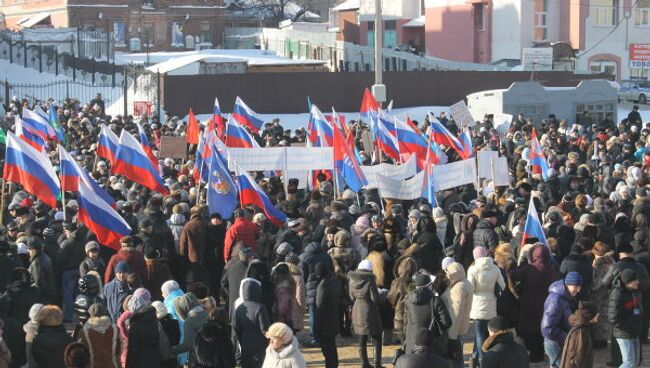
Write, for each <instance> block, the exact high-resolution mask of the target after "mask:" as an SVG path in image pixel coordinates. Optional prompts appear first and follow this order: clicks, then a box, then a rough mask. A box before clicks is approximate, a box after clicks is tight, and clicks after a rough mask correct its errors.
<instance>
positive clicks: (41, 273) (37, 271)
mask: <svg viewBox="0 0 650 368" xmlns="http://www.w3.org/2000/svg"><path fill="white" fill-rule="evenodd" d="M30 261H31V262H30V264H29V268H28V270H29V273H30V274H31V275H32V280H33V285H34V286H36V287H37V288H38V290H39V291H40V292H41V295H43V297H45V298H46V299H48V300H50V299H51V298H53V297H54V295H55V290H56V287H55V284H54V268H53V266H52V260H50V257H48V256H47V255H46V254H45V253H44V252H43V251H39V252H38V254H37V255H36V256H35V257H33V258H31V260H30Z"/></svg>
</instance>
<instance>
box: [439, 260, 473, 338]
mask: <svg viewBox="0 0 650 368" xmlns="http://www.w3.org/2000/svg"><path fill="white" fill-rule="evenodd" d="M446 273H447V278H448V279H449V287H448V288H447V290H446V291H445V292H444V294H442V300H444V301H445V304H446V305H447V310H448V311H449V315H450V316H451V320H452V325H451V327H449V330H447V334H449V339H450V340H456V339H458V336H463V335H465V334H467V331H468V330H469V312H470V310H471V309H472V297H473V293H474V286H472V283H470V282H469V281H467V278H465V269H463V265H461V264H460V263H458V262H454V263H452V264H451V265H449V266H448V267H447V270H446Z"/></svg>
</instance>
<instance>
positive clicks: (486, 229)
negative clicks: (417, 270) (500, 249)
mask: <svg viewBox="0 0 650 368" xmlns="http://www.w3.org/2000/svg"><path fill="white" fill-rule="evenodd" d="M473 237H474V247H479V246H482V247H485V249H490V250H493V249H494V248H496V246H497V245H498V244H499V236H498V235H497V232H496V231H494V227H493V226H492V225H490V223H489V222H488V220H487V219H482V220H481V221H479V222H478V224H477V225H476V230H474V234H473Z"/></svg>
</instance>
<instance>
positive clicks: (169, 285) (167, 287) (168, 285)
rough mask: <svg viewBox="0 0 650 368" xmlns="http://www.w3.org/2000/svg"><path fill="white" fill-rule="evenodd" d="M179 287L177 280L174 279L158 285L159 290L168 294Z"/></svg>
mask: <svg viewBox="0 0 650 368" xmlns="http://www.w3.org/2000/svg"><path fill="white" fill-rule="evenodd" d="M180 288H181V287H180V286H179V285H178V282H176V281H174V280H167V281H165V282H164V283H163V284H162V285H161V286H160V291H161V292H162V293H163V294H165V295H169V294H171V293H172V292H174V291H176V290H178V289H180Z"/></svg>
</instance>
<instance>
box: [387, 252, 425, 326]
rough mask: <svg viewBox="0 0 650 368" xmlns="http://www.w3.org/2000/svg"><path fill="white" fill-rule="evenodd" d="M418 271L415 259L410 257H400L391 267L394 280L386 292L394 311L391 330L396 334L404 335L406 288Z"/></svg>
mask: <svg viewBox="0 0 650 368" xmlns="http://www.w3.org/2000/svg"><path fill="white" fill-rule="evenodd" d="M417 270H418V263H417V262H416V261H415V258H413V257H410V256H405V257H400V258H398V259H397V260H396V261H395V265H394V266H393V274H394V275H395V278H394V279H393V282H392V283H391V285H390V289H389V290H388V295H387V298H388V302H389V303H390V305H391V307H393V309H394V310H395V317H394V319H393V329H395V331H397V332H398V333H400V332H401V333H404V323H405V320H406V316H405V306H404V303H405V300H406V296H407V295H408V287H409V284H410V283H411V277H413V274H414V273H415V272H416V271H417Z"/></svg>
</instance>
